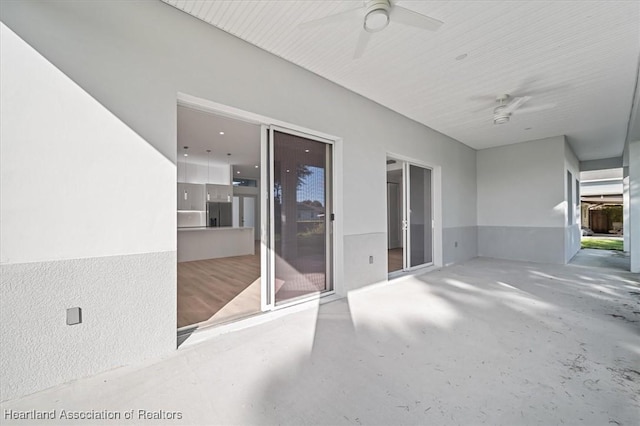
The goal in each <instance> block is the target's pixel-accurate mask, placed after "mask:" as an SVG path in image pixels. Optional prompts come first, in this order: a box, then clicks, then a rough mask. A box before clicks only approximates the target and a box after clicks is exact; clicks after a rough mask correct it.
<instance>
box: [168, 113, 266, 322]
mask: <svg viewBox="0 0 640 426" xmlns="http://www.w3.org/2000/svg"><path fill="white" fill-rule="evenodd" d="M177 119H178V123H177V153H178V157H177V158H178V164H177V166H178V171H177V178H178V200H177V209H178V210H177V244H178V247H177V251H178V282H177V304H178V305H177V327H178V329H185V328H186V329H192V328H195V327H202V326H208V325H214V324H221V323H225V322H229V321H233V320H237V319H240V318H245V317H247V316H251V315H255V314H258V313H260V312H261V303H260V294H261V277H262V272H261V270H260V249H261V247H260V244H259V240H260V229H259V226H257V224H259V217H260V211H259V206H258V204H257V203H256V199H257V198H258V197H259V196H260V185H259V180H260V139H261V128H260V126H259V125H256V124H252V123H247V122H244V121H240V120H234V119H231V118H228V117H224V116H221V115H217V114H213V113H210V112H207V111H202V110H199V109H194V108H190V107H189V106H185V105H180V104H179V105H178V110H177Z"/></svg>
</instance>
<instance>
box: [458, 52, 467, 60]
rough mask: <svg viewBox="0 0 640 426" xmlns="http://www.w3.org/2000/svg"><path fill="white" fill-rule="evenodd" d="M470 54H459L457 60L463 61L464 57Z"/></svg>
mask: <svg viewBox="0 0 640 426" xmlns="http://www.w3.org/2000/svg"><path fill="white" fill-rule="evenodd" d="M467 56H468V55H467V54H466V53H463V54H462V55H458V56H456V61H461V60H463V59H464V58H466V57H467Z"/></svg>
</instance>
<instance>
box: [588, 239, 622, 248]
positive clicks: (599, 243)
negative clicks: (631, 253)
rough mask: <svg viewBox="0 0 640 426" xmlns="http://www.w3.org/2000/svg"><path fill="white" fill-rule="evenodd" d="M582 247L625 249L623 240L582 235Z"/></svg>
mask: <svg viewBox="0 0 640 426" xmlns="http://www.w3.org/2000/svg"><path fill="white" fill-rule="evenodd" d="M581 247H582V248H590V249H603V250H620V251H622V250H624V249H623V242H622V240H610V239H607V238H598V237H582V246H581Z"/></svg>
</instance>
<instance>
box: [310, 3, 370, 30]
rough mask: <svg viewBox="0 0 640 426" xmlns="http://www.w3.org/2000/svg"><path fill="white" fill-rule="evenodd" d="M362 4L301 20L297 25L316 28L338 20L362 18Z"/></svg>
mask: <svg viewBox="0 0 640 426" xmlns="http://www.w3.org/2000/svg"><path fill="white" fill-rule="evenodd" d="M363 9H364V7H363V6H358V7H356V8H353V9H349V10H345V11H344V12H339V13H334V14H333V15H329V16H325V17H323V18H319V19H313V20H311V21H307V22H303V23H301V24H299V25H298V28H300V29H303V30H306V29H310V28H316V27H320V26H323V25H330V24H335V23H338V22H345V21H353V20H356V19H360V18H362V16H361V15H362V10H363Z"/></svg>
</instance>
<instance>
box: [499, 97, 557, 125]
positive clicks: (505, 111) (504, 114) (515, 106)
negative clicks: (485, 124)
mask: <svg viewBox="0 0 640 426" xmlns="http://www.w3.org/2000/svg"><path fill="white" fill-rule="evenodd" d="M530 99H531V96H516V97H512V96H510V95H508V94H502V95H498V96H497V97H496V103H498V106H497V107H495V108H494V109H493V124H506V123H508V122H509V120H510V119H511V115H512V114H514V113H515V112H516V111H518V114H522V113H530V112H536V111H544V110H546V109H551V108H554V107H555V106H556V105H555V104H546V105H540V106H537V107H532V108H522V109H521V107H522V105H524V103H525V102H528V101H529V100H530Z"/></svg>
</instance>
